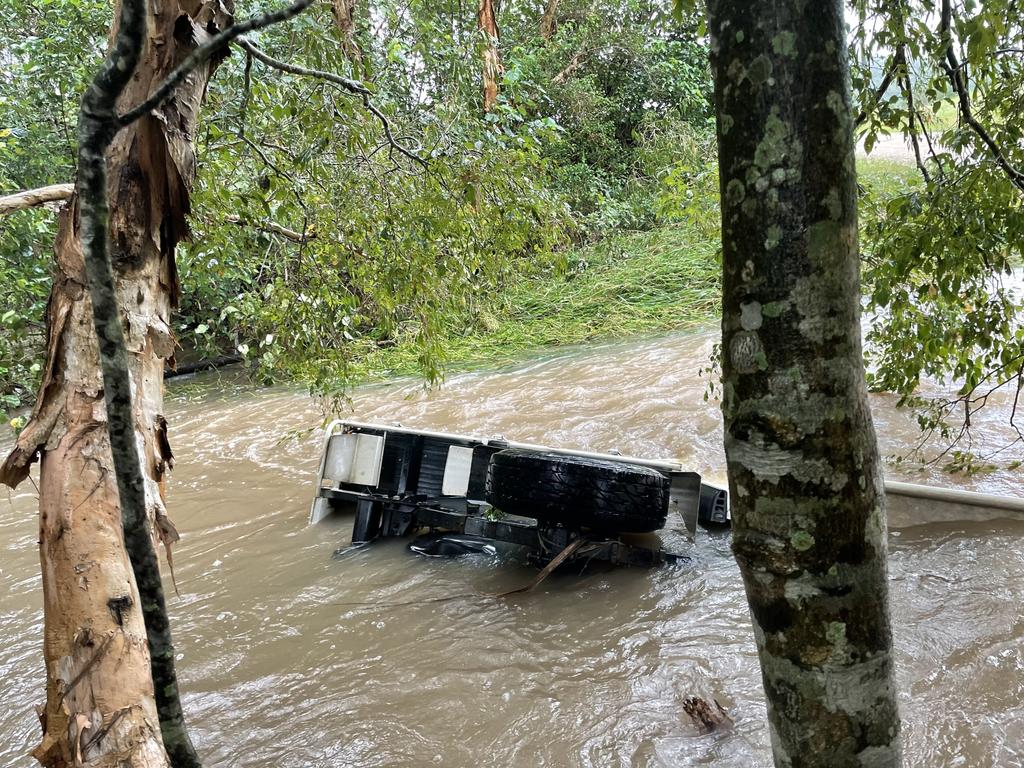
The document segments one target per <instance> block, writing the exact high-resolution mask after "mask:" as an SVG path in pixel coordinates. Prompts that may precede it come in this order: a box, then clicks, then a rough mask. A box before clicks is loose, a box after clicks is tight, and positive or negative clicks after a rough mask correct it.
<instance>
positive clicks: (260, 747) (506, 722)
mask: <svg viewBox="0 0 1024 768" xmlns="http://www.w3.org/2000/svg"><path fill="white" fill-rule="evenodd" d="M710 343H711V336H710V335H701V334H698V335H677V336H670V337H666V338H663V339H657V340H652V341H648V342H643V343H633V344H628V345H611V346H607V347H598V348H590V349H587V350H577V351H569V352H563V353H559V354H558V355H556V356H552V357H549V358H545V359H539V360H534V361H532V362H529V363H526V364H523V365H520V366H517V367H512V368H508V369H503V370H499V371H492V372H486V373H472V374H465V375H459V376H454V377H452V378H450V379H449V381H448V382H447V384H446V386H445V387H444V388H443V389H441V390H439V391H433V392H426V391H424V390H423V389H422V387H421V386H420V384H418V383H417V382H411V381H406V382H398V383H394V384H390V385H381V386H373V387H366V388H363V389H360V390H358V391H357V392H356V393H355V394H354V398H353V410H354V415H355V416H357V417H359V418H361V419H365V420H378V421H385V422H394V421H401V422H402V423H403V424H405V425H406V426H417V427H424V428H441V429H448V430H457V431H465V432H471V433H474V434H481V435H495V434H499V433H500V434H504V435H505V436H506V437H508V438H510V439H515V440H520V441H524V442H539V443H547V444H552V445H558V446H565V447H577V448H583V449H589V450H601V451H605V450H608V449H612V448H615V449H618V450H620V451H622V452H623V453H629V454H633V455H643V456H650V457H674V458H678V459H680V460H682V461H683V462H684V463H687V464H688V465H690V466H692V468H694V469H696V470H698V471H700V472H702V473H704V474H705V475H706V476H707V477H708V478H709V479H713V480H718V481H722V480H724V476H723V467H724V462H723V457H722V452H721V425H720V416H719V412H718V408H717V405H716V404H715V403H714V402H705V401H704V399H703V392H704V381H703V380H702V379H700V378H699V377H698V375H697V370H698V369H699V368H700V367H701V366H702V365H703V364H704V360H705V359H706V355H707V351H708V348H709V345H710ZM171 390H172V392H171V397H170V402H169V407H168V411H169V413H168V416H169V419H170V422H171V430H172V431H171V440H172V444H173V446H174V449H175V453H176V456H177V460H178V463H177V467H176V469H175V472H174V476H173V481H172V485H171V488H170V496H169V507H170V509H171V512H172V516H173V518H174V519H175V521H176V523H177V525H178V528H179V530H180V531H181V533H182V534H183V539H182V541H181V542H180V544H179V545H178V547H177V550H176V553H175V565H176V569H177V577H178V584H179V587H180V593H181V594H180V597H172V598H171V601H170V607H171V611H172V619H173V626H174V632H175V638H176V645H177V648H178V651H179V659H180V661H179V663H180V667H179V670H180V675H181V678H182V687H183V690H184V691H185V694H184V695H185V701H184V704H185V709H186V712H187V715H188V718H189V721H190V724H191V729H192V733H193V737H194V740H195V741H196V743H197V746H198V748H199V750H200V752H201V753H202V755H203V757H204V758H205V761H206V764H207V765H208V766H275V767H278V766H279V767H280V768H291V767H293V766H294V767H295V768H299V767H302V768H305V767H307V766H453V767H454V768H459V767H461V766H466V767H470V766H473V767H475V766H557V767H559V768H560V767H562V766H567V767H568V766H586V767H588V768H589V767H591V766H593V767H595V768H604V767H606V766H608V767H612V766H700V765H714V766H716V768H757V767H759V766H767V765H769V764H770V760H769V749H768V735H767V728H766V726H765V722H764V714H765V712H764V700H763V695H762V693H761V690H760V676H759V671H758V667H757V658H756V653H755V649H754V641H753V636H752V633H751V629H750V626H749V623H748V617H747V609H746V603H745V600H744V596H743V590H742V586H741V583H740V577H739V574H738V571H737V569H736V566H735V565H734V563H733V561H732V559H731V557H730V554H729V542H728V537H727V535H724V534H709V533H707V532H702V533H701V534H700V535H699V538H698V542H697V545H696V547H695V548H694V549H693V555H694V559H693V560H692V561H691V562H689V563H687V564H685V565H680V566H675V567H666V568H662V569H657V570H650V571H648V570H641V569H620V570H614V571H607V570H601V571H593V572H588V573H583V574H559V575H556V576H553V577H551V578H549V579H548V580H547V581H545V582H544V583H543V584H541V585H540V587H538V589H537V590H535V591H534V592H531V593H526V594H519V595H514V596H510V597H505V598H500V599H494V598H489V597H484V596H480V597H468V598H461V599H456V600H452V601H448V602H428V601H429V600H430V599H431V598H435V597H443V596H447V595H453V594H459V593H478V592H479V593H487V592H492V593H494V592H499V591H502V590H504V589H508V588H511V587H515V586H519V585H521V584H525V583H527V582H528V581H530V580H531V579H532V578H533V577H534V575H535V573H536V571H534V570H532V569H530V568H529V567H527V566H525V565H524V564H522V563H520V562H517V561H515V560H514V559H510V558H509V557H507V556H498V557H495V558H488V557H484V556H473V557H468V558H461V559H458V560H454V561H443V562H442V561H435V560H425V559H421V558H418V557H417V556H415V555H412V554H410V553H408V552H407V551H406V550H405V548H404V544H403V543H402V542H397V541H388V542H383V543H379V544H375V545H373V546H371V547H370V548H368V549H365V550H361V551H359V552H356V553H354V554H349V555H348V556H345V557H343V558H341V559H336V558H333V557H332V554H333V552H334V551H335V549H336V548H338V547H339V546H342V545H344V544H345V543H346V542H347V537H348V527H347V526H348V521H346V520H343V519H336V520H331V521H328V522H327V523H325V524H322V525H319V526H315V527H308V526H307V525H306V515H307V513H308V508H309V503H310V500H311V497H312V491H313V477H314V473H315V469H316V463H317V459H318V450H319V437H318V432H317V428H318V427H319V426H320V425H321V424H322V415H321V413H320V412H319V411H318V409H317V407H316V405H315V404H314V403H313V402H312V401H311V400H310V399H309V398H308V397H307V396H305V395H304V394H301V393H299V392H296V391H291V390H281V389H277V390H257V389H253V388H250V387H244V386H237V385H234V384H231V383H230V382H227V381H218V379H217V378H216V377H213V378H211V379H209V380H206V382H205V383H203V384H196V383H191V384H185V385H182V384H175V385H174V386H172V388H171ZM1008 407H1009V406H1008V403H1006V402H1002V403H998V404H997V405H996V407H995V408H994V409H993V410H992V411H990V412H989V413H988V414H987V415H985V417H984V420H983V421H981V422H978V423H977V426H976V433H977V435H978V439H979V440H980V441H981V442H982V443H985V441H989V442H991V443H992V444H993V445H995V444H996V441H998V440H999V439H1000V438H1001V437H1002V435H1001V433H1000V425H1001V423H1002V420H1004V419H1005V418H1006V415H1007V409H1008ZM874 410H875V416H876V421H877V423H878V426H879V432H880V439H881V444H882V450H883V452H885V453H897V452H900V451H902V450H905V449H906V448H907V446H909V445H910V444H911V442H912V441H913V440H914V439H915V437H916V430H915V427H914V423H913V420H912V419H911V418H910V417H909V416H908V415H906V414H902V413H899V412H897V411H895V410H894V409H893V407H892V403H891V402H890V401H888V400H887V399H886V398H876V399H875V400H874ZM1002 458H1004V459H1006V460H1008V459H1009V458H1010V457H1008V456H1005V455H1004V456H1003V457H1002ZM895 469H896V468H893V471H890V476H891V477H900V478H901V479H907V480H911V481H916V482H929V483H935V484H941V485H950V486H957V487H965V488H969V489H973V490H982V491H989V492H994V493H1009V494H1015V495H1020V490H1019V486H1020V475H1019V472H1014V471H1009V470H999V471H996V472H993V473H990V474H987V475H984V476H978V477H974V478H970V479H964V478H961V477H956V476H949V475H946V474H945V473H944V472H943V471H942V470H941V468H938V467H932V468H929V469H926V470H923V471H915V470H913V469H912V468H910V467H907V466H901V467H899V468H898V469H899V472H896V471H895ZM35 504H36V501H35V491H34V489H33V488H32V486H31V485H30V484H25V485H24V486H23V487H22V488H19V489H18V490H17V491H16V492H12V493H11V494H10V496H9V501H7V500H5V499H4V498H3V497H2V496H0V766H30V765H32V764H33V763H32V761H31V760H30V759H29V758H27V757H26V756H25V754H26V752H27V751H28V750H29V749H31V748H32V747H33V746H34V745H35V743H36V741H37V738H38V735H39V734H38V731H39V726H38V723H37V720H36V716H35V714H34V712H33V705H34V704H35V703H37V702H39V701H40V700H41V699H42V696H43V668H42V662H41V651H40V638H41V633H42V615H41V608H40V606H41V597H40V580H39V573H38V560H37V553H36V544H35V539H36V525H37V523H36V514H35ZM680 526H681V524H680ZM890 536H891V538H890V546H891V554H890V573H891V587H892V618H893V624H894V627H895V645H896V657H897V663H898V667H897V669H898V682H899V689H900V700H901V707H902V716H903V720H904V732H905V743H906V755H907V760H906V764H907V765H908V766H958V767H960V766H963V767H965V768H966V767H969V766H978V767H979V768H980V767H982V766H993V767H995V766H999V767H1000V768H1003V767H1008V766H1021V765H1024V615H1022V607H1021V606H1022V604H1024V521H1021V520H1019V519H1018V520H1009V519H1008V520H996V521H989V522H984V523H982V522H972V521H966V520H965V521H962V522H956V523H946V524H942V525H921V526H915V527H911V528H903V529H900V530H894V531H891V532H890ZM665 538H666V539H667V543H668V544H669V545H670V546H671V547H677V548H683V547H687V546H688V545H687V544H686V542H684V541H683V540H682V538H681V537H678V536H677V535H676V534H674V533H672V532H668V533H666V534H665ZM691 695H699V696H704V697H707V698H710V697H715V698H717V699H718V700H719V701H720V702H721V703H722V704H723V705H725V707H726V708H727V709H728V711H729V712H730V713H731V715H732V716H733V718H734V719H735V721H736V725H735V727H734V728H732V729H731V730H729V731H727V732H723V733H718V734H712V735H706V736H700V735H698V734H697V733H696V731H695V730H694V728H693V726H692V725H691V724H690V723H689V722H688V720H687V719H686V717H685V715H683V714H682V702H683V700H684V699H685V698H686V697H688V696H691Z"/></svg>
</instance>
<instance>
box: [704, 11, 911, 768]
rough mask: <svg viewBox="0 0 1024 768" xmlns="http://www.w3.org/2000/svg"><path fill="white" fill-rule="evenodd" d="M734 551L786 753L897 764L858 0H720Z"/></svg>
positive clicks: (717, 59) (714, 36) (715, 56)
mask: <svg viewBox="0 0 1024 768" xmlns="http://www.w3.org/2000/svg"><path fill="white" fill-rule="evenodd" d="M709 30H710V33H711V49H712V69H713V72H714V75H715V102H716V109H717V113H718V143H719V163H720V178H721V185H722V242H723V319H722V334H723V336H722V349H723V351H724V352H723V356H722V357H723V360H722V369H723V416H724V421H725V448H726V456H727V462H728V470H729V478H730V487H731V491H732V502H733V520H734V534H733V535H734V541H733V549H734V552H735V555H736V558H737V561H738V563H739V565H740V568H741V571H742V573H743V577H744V584H745V587H746V591H747V597H748V601H749V603H750V611H751V617H752V620H753V625H754V633H755V638H756V640H757V645H758V654H759V658H760V661H761V667H762V674H763V680H764V685H765V693H766V696H767V699H768V713H769V723H770V733H771V738H772V747H773V753H774V757H775V763H776V765H778V766H822V767H824V766H828V768H845V767H846V766H867V765H870V766H895V765H898V764H899V761H900V741H899V719H898V715H897V709H896V700H895V692H894V688H893V675H892V648H891V633H890V629H889V619H888V589H887V582H886V564H885V560H886V542H885V524H884V511H883V507H882V505H883V504H884V494H883V491H882V484H881V471H880V466H879V459H878V452H877V447H876V443H875V434H874V429H873V426H872V423H871V415H870V411H869V408H868V403H867V390H866V386H865V382H864V370H863V359H862V352H861V339H860V304H859V296H860V293H859V273H858V264H859V262H858V254H857V239H856V231H857V230H856V196H855V192H856V181H855V175H854V159H853V146H854V145H853V137H852V117H851V110H850V98H849V88H848V84H847V76H848V73H847V63H846V61H845V58H844V57H845V50H846V46H845V31H844V20H843V8H842V4H841V3H840V2H838V0H828V1H827V2H823V3H807V2H804V1H803V0H784V1H783V2H768V0H755V2H741V1H740V0H710V2H709Z"/></svg>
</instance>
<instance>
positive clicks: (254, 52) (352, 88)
mask: <svg viewBox="0 0 1024 768" xmlns="http://www.w3.org/2000/svg"><path fill="white" fill-rule="evenodd" d="M234 42H235V45H237V46H239V47H241V48H242V49H243V50H245V51H246V52H247V53H248V54H249V55H250V56H252V57H253V58H254V59H256V60H257V61H260V62H262V63H263V64H266V65H267V66H268V67H271V68H273V69H277V70H280V71H281V72H287V73H288V74H290V75H299V76H300V77H314V78H317V79H319V80H326V81H327V82H329V83H334V84H335V85H338V86H341V87H342V88H344V89H345V90H346V91H348V92H349V93H351V94H353V95H355V96H358V97H359V98H360V100H361V101H362V102H363V107H365V108H366V110H367V111H368V112H369V113H370V114H372V115H373V116H374V117H376V118H377V119H378V120H379V121H380V124H381V128H382V129H383V130H384V138H385V139H387V142H388V145H389V146H390V147H391V148H392V149H393V150H395V151H396V152H398V153H399V154H400V155H403V156H405V157H407V158H409V159H410V160H412V161H413V162H414V163H417V164H418V165H421V166H423V167H424V168H426V167H427V161H426V160H424V159H423V158H422V157H420V156H419V155H418V154H416V153H415V152H412V151H410V150H408V149H406V148H405V147H403V146H402V145H401V143H399V141H398V140H397V139H396V138H395V135H394V133H393V132H392V131H391V121H390V120H388V117H387V115H385V114H384V113H383V112H381V111H380V109H378V108H377V106H376V105H375V104H374V103H373V102H372V101H371V100H370V97H371V96H372V95H373V92H372V91H371V90H370V89H369V88H367V87H366V85H365V84H363V83H361V82H360V81H358V80H353V79H352V78H349V77H342V76H341V75H336V74H334V73H333V72H325V71H323V70H320V69H308V68H307V67H300V66H298V65H296V64H289V63H288V62H286V61H281V60H280V59H275V58H274V57H273V56H268V55H267V54H265V53H264V52H263V51H261V50H260V49H259V48H257V47H256V46H255V45H253V44H252V43H251V42H249V41H248V40H246V39H245V38H244V37H240V38H238V39H237V40H235V41H234Z"/></svg>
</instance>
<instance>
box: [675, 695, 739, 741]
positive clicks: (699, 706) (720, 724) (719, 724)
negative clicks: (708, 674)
mask: <svg viewBox="0 0 1024 768" xmlns="http://www.w3.org/2000/svg"><path fill="white" fill-rule="evenodd" d="M711 701H712V702H714V706H712V705H711V704H708V702H707V701H706V700H705V699H702V698H701V697H700V696H690V697H689V698H688V699H685V700H684V701H683V711H684V712H685V713H686V714H687V715H689V716H690V719H691V720H692V721H693V724H694V725H695V726H696V727H697V730H698V731H699V732H700V733H701V734H702V735H703V734H706V733H713V732H714V731H720V730H723V729H726V728H730V727H731V726H732V725H733V719H732V718H731V717H729V713H728V712H726V711H725V707H723V706H722V705H721V704H719V703H718V699H712V700H711Z"/></svg>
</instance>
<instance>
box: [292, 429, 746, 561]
mask: <svg viewBox="0 0 1024 768" xmlns="http://www.w3.org/2000/svg"><path fill="white" fill-rule="evenodd" d="M335 512H347V513H348V514H352V515H354V521H353V527H352V543H353V544H365V543H369V542H371V541H373V540H375V539H380V538H390V537H401V536H411V535H413V534H417V533H422V532H424V531H427V532H430V534H432V536H430V537H429V538H427V539H422V540H419V541H418V542H417V544H415V545H414V546H413V547H412V548H413V549H414V551H419V552H421V553H423V554H451V553H458V552H461V551H467V552H468V551H483V552H493V551H494V548H493V542H503V543H506V544H511V545H516V546H519V547H524V548H526V549H527V550H528V553H529V557H530V559H531V560H533V561H534V562H536V563H538V564H542V565H545V564H548V563H551V562H552V561H553V560H554V559H555V558H556V557H558V556H559V555H561V556H562V557H563V559H566V560H569V561H571V560H572V559H578V558H585V559H586V560H587V561H591V560H598V561H606V562H611V563H616V564H623V565H642V566H651V565H659V564H662V563H666V562H672V561H675V560H678V559H680V558H681V557H683V555H681V554H679V553H676V552H669V551H666V550H665V549H664V548H663V547H662V543H661V541H660V540H659V539H658V538H657V537H653V536H649V535H648V536H644V534H651V533H653V532H655V531H659V530H661V529H663V528H665V527H666V525H667V524H669V525H671V522H670V521H672V520H675V521H678V523H679V524H681V525H682V526H683V527H685V528H686V529H687V530H688V531H689V532H690V533H692V532H693V531H694V530H695V528H696V525H697V524H698V522H701V523H704V524H707V525H723V524H727V522H728V495H727V492H726V491H725V490H724V489H723V488H719V487H717V486H714V485H710V484H707V483H704V482H702V481H701V477H700V475H699V474H697V473H695V472H688V471H686V470H685V469H684V468H683V467H682V466H681V465H680V464H678V463H675V462H671V461H656V460H649V459H639V458H633V457H628V456H619V455H613V454H598V453H588V452H584V451H572V450H564V449H558V448H548V447H545V446H538V445H529V444H525V443H515V442H511V441H507V440H504V439H503V438H500V437H499V438H480V437H471V436H467V435H455V434H448V433H444V432H431V431H426V430H417V429H408V428H405V427H402V426H400V425H395V426H386V425H382V424H364V423H360V422H353V421H335V422H332V423H331V424H330V425H329V426H328V428H327V433H326V437H325V440H324V449H323V454H322V456H321V460H320V469H319V474H318V481H317V495H316V498H315V500H314V502H313V507H312V511H311V513H310V522H312V523H316V522H319V521H321V520H323V519H324V518H326V517H327V516H329V515H331V514H332V513H335ZM439 533H440V534H441V535H440V536H439V535H438V534H439ZM570 554H571V555H572V556H569V555H570Z"/></svg>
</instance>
